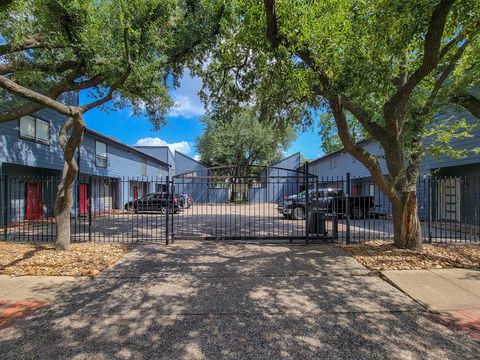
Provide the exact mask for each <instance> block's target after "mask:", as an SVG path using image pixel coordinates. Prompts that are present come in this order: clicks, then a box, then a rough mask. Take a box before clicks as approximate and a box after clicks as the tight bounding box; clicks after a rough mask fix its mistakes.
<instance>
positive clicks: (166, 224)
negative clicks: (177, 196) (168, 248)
mask: <svg viewBox="0 0 480 360" xmlns="http://www.w3.org/2000/svg"><path fill="white" fill-rule="evenodd" d="M166 183H167V194H166V198H167V213H166V219H165V245H168V243H169V236H170V234H169V233H168V232H169V230H170V227H169V218H170V200H169V197H170V176H169V175H167V178H166ZM172 201H173V195H172ZM172 209H173V208H172Z"/></svg>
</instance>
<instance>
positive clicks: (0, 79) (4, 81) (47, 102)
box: [0, 75, 77, 116]
mask: <svg viewBox="0 0 480 360" xmlns="http://www.w3.org/2000/svg"><path fill="white" fill-rule="evenodd" d="M0 87H2V88H4V89H5V90H7V91H9V92H10V93H12V94H14V95H17V96H19V97H21V98H24V99H27V100H29V101H32V102H35V103H37V104H40V105H43V106H44V107H49V108H52V109H54V110H56V111H58V112H59V113H61V114H64V115H67V116H73V115H74V114H75V113H76V112H77V111H75V109H74V107H72V106H67V105H64V104H62V103H61V102H59V101H57V100H54V99H52V98H50V97H48V96H46V95H43V94H40V93H38V92H36V91H33V90H30V89H27V88H26V87H23V86H21V85H19V84H17V83H16V82H14V81H12V80H10V79H9V78H7V77H5V76H3V75H0Z"/></svg>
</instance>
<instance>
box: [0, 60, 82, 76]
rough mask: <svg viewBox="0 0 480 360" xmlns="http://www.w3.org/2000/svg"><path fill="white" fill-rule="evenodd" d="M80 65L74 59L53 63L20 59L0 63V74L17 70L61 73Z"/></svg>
mask: <svg viewBox="0 0 480 360" xmlns="http://www.w3.org/2000/svg"><path fill="white" fill-rule="evenodd" d="M79 65H80V63H79V62H76V61H64V62H61V63H58V64H54V65H48V64H38V63H33V62H31V61H27V60H22V61H19V62H15V63H4V64H0V74H1V75H5V74H9V73H16V72H19V71H42V72H49V73H56V74H61V73H63V72H65V71H67V70H72V69H75V68H76V67H78V66H79Z"/></svg>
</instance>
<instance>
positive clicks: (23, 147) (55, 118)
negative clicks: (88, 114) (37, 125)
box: [0, 109, 67, 170]
mask: <svg viewBox="0 0 480 360" xmlns="http://www.w3.org/2000/svg"><path fill="white" fill-rule="evenodd" d="M34 116H35V117H37V118H39V119H42V120H45V121H48V122H50V126H51V128H50V131H51V143H50V144H49V145H46V144H40V143H37V142H35V141H33V140H27V139H22V138H20V120H13V121H9V122H6V123H0V163H9V164H17V165H25V166H32V167H39V168H46V169H55V170H61V169H62V168H63V151H62V149H61V148H60V145H59V144H58V133H59V131H60V128H61V126H62V124H63V123H64V122H65V121H66V119H67V118H66V117H65V116H63V115H60V114H59V113H57V112H55V111H52V110H49V109H46V110H42V111H40V112H38V113H36V114H35V115H34Z"/></svg>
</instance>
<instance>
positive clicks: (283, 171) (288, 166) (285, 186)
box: [248, 153, 304, 203]
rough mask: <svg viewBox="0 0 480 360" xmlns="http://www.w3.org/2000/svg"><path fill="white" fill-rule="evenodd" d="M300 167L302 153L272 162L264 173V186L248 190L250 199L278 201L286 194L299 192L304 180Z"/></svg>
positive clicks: (251, 200)
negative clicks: (299, 174)
mask: <svg viewBox="0 0 480 360" xmlns="http://www.w3.org/2000/svg"><path fill="white" fill-rule="evenodd" d="M300 167H301V156H300V153H296V154H293V155H291V156H289V157H286V158H284V159H282V160H281V161H279V162H277V163H275V164H272V165H271V167H268V168H267V169H266V171H265V172H264V174H262V176H265V178H266V181H265V182H264V183H263V184H262V185H263V186H261V187H257V188H250V189H249V190H248V201H250V202H269V203H278V202H279V201H280V200H282V199H283V197H284V196H288V195H294V194H298V193H299V192H300V187H301V185H303V181H304V180H303V176H298V173H297V169H299V168H300Z"/></svg>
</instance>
